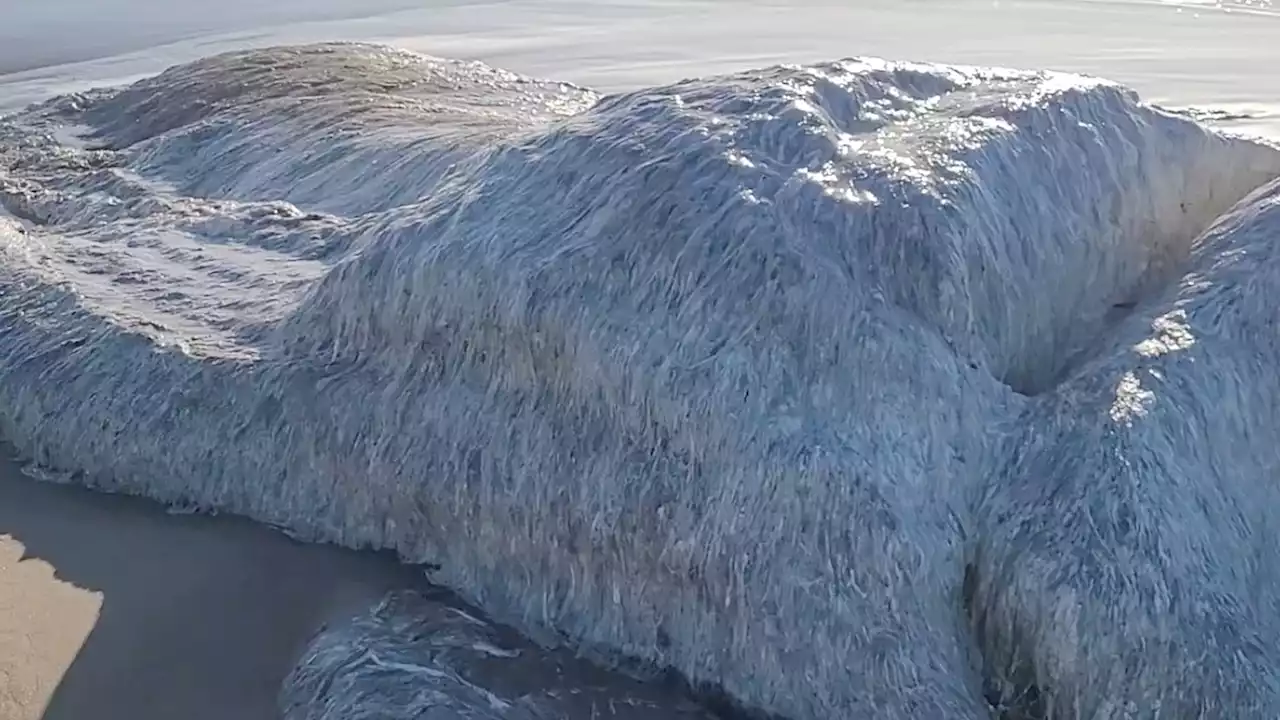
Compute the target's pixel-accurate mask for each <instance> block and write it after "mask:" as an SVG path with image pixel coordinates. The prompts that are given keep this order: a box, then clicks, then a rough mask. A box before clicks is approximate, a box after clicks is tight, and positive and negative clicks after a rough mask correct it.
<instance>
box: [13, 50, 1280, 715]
mask: <svg viewBox="0 0 1280 720" xmlns="http://www.w3.org/2000/svg"><path fill="white" fill-rule="evenodd" d="M70 125H81V126H85V127H84V132H83V133H82V134H83V136H84V137H86V138H88V140H87V141H86V142H87V143H88V144H84V143H80V144H77V143H76V142H72V139H71V138H70V137H68V134H67V133H66V131H65V130H60V129H59V128H65V127H66V126H70ZM0 160H3V163H0V168H3V169H2V170H0V202H3V205H4V207H5V208H6V209H7V212H8V213H9V214H10V215H11V216H12V218H11V219H10V220H8V221H6V220H2V219H0V223H3V225H0V433H3V435H4V436H5V437H6V438H8V439H9V440H11V441H12V442H13V443H14V444H16V445H17V446H18V447H20V448H21V449H23V450H24V451H25V452H27V453H28V454H29V455H30V456H31V457H32V459H33V460H35V461H36V462H38V463H40V464H41V465H43V466H46V467H49V468H53V469H58V470H62V471H65V472H68V473H75V477H76V479H77V480H78V481H79V482H83V483H85V484H88V485H91V486H93V487H98V488H102V489H106V490H111V491H119V492H130V493H137V494H142V495H147V496H150V497H154V498H157V499H159V500H162V501H166V502H170V503H184V504H189V505H193V506H195V507H197V508H205V509H217V510H220V511H225V512H233V513H238V514H242V515H246V516H249V517H253V518H256V519H258V520H260V521H263V522H267V523H271V524H273V525H276V526H279V527H282V528H285V529H287V530H288V531H289V532H291V533H293V534H295V535H297V536H300V537H303V538H306V539H312V540H323V541H329V542H335V543H340V544H343V545H347V546H352V547H376V548H390V549H393V550H395V551H396V552H398V553H399V554H400V555H401V557H403V558H404V559H406V560H407V561H411V562H416V563H424V564H426V563H429V564H432V565H435V566H438V567H439V570H438V572H437V573H436V575H435V577H436V578H437V579H438V580H439V581H441V582H442V583H443V584H445V585H447V586H449V587H450V588H453V589H454V590H456V591H457V592H459V593H460V594H461V595H462V596H464V597H465V598H466V599H467V600H469V601H471V602H473V603H475V604H476V605H478V606H479V607H481V608H483V609H484V610H485V611H486V612H487V613H489V614H491V615H492V616H493V617H494V618H496V619H497V620H500V621H502V622H505V623H509V624H510V625H512V626H513V627H515V628H517V629H519V630H520V631H522V632H524V633H526V634H528V635H530V636H536V637H555V638H563V639H565V640H566V641H567V642H569V643H570V644H572V645H573V647H575V648H576V649H577V650H578V651H580V652H582V653H585V654H587V655H589V656H591V657H594V658H597V659H599V660H602V661H605V662H611V661H616V660H618V659H620V658H632V659H638V660H640V661H642V662H644V663H648V664H650V665H652V666H653V667H657V668H671V669H673V670H675V671H677V672H678V673H679V674H681V675H682V676H683V677H685V678H687V679H688V680H689V681H691V682H693V683H694V684H696V685H700V686H706V687H714V688H717V689H718V690H720V691H723V692H724V693H725V694H727V695H728V696H729V697H730V698H732V699H733V700H734V701H735V702H736V703H738V704H740V705H741V706H743V707H747V708H751V709H754V710H758V711H762V712H767V713H774V714H777V715H781V716H785V717H788V718H792V719H794V720H837V719H839V720H844V719H848V718H856V719H863V718H865V719H868V720H869V719H871V718H875V719H876V720H907V719H909V718H910V719H915V718H947V719H954V720H969V719H977V718H984V719H985V718H992V717H995V716H997V715H1001V714H1002V715H1003V716H1004V717H1049V718H1086V717H1087V718H1092V719H1098V720H1101V719H1104V718H1105V719H1116V720H1118V719H1119V718H1130V717H1151V718H1161V719H1165V718H1167V719H1182V718H1195V717H1223V716H1230V717H1234V718H1242V719H1246V718H1248V719H1251V718H1258V719H1259V720H1260V719H1262V718H1268V719H1270V718H1274V717H1276V716H1277V715H1280V686H1278V684H1277V683H1278V679H1277V672H1280V670H1278V668H1280V650H1277V648H1280V643H1277V642H1276V641H1277V640H1280V638H1278V637H1277V636H1276V633H1277V628H1280V623H1277V622H1276V620H1275V619H1276V617H1277V615H1276V613H1275V610H1276V608H1275V607H1274V598H1280V587H1278V581H1280V557H1277V555H1276V553H1275V552H1274V548H1275V547H1276V546H1277V542H1278V541H1280V537H1277V532H1280V525H1278V524H1277V523H1278V521H1280V515H1278V514H1277V513H1280V509H1278V508H1280V503H1277V502H1275V500H1276V499H1277V498H1276V497H1275V495H1276V493H1277V491H1276V490H1275V489H1274V483H1272V482H1271V481H1270V476H1269V471H1270V469H1271V468H1274V467H1276V462H1277V460H1280V458H1278V457H1277V453H1278V452H1280V426H1278V425H1277V422H1276V417H1275V411H1274V410H1273V408H1276V407H1280V402H1277V401H1278V400H1280V396H1278V395H1277V393H1276V390H1277V387H1276V383H1277V380H1276V378H1275V374H1274V372H1272V370H1271V368H1274V367H1275V365H1276V363H1277V361H1278V360H1280V357H1277V349H1276V348H1277V345H1276V344H1275V343H1274V342H1273V341H1272V336H1273V333H1272V332H1271V330H1272V328H1271V324H1270V317H1271V311H1270V310H1268V307H1270V306H1269V304H1268V299H1269V298H1271V297H1274V296H1273V295H1271V294H1270V285H1271V283H1272V278H1273V277H1280V275H1277V274H1276V273H1277V272H1280V270H1277V271H1273V269H1272V268H1273V266H1274V264H1275V261H1274V260H1273V259H1272V256H1273V255H1274V250H1273V249H1272V248H1273V247H1274V244H1275V243H1274V240H1275V239H1276V236H1277V233H1280V224H1278V221H1277V220H1276V218H1275V215H1276V211H1275V210H1274V208H1275V202H1276V200H1275V197H1276V192H1277V191H1276V188H1275V186H1269V187H1268V188H1267V189H1266V190H1264V191H1258V194H1254V195H1252V196H1250V193H1251V192H1254V191H1256V190H1257V189H1258V188H1260V187H1262V186H1264V185H1265V184H1266V183H1268V182H1269V181H1271V180H1272V179H1274V178H1275V177H1277V176H1280V152H1278V151H1277V150H1276V149H1275V148H1273V147H1270V146H1268V145H1265V144H1262V143H1260V142H1253V141H1249V140H1244V139H1239V138H1232V137H1227V136H1223V135H1221V134H1218V133H1216V132H1214V131H1212V130H1209V129H1207V128H1205V127H1203V126H1201V125H1199V124H1197V123H1195V122H1192V121H1191V120H1188V119H1185V118H1180V117H1177V116H1174V115H1171V114H1169V113H1166V112H1164V111H1162V110H1160V109H1158V108H1154V107H1151V106H1148V105H1145V104H1143V103H1142V102H1140V101H1139V100H1138V99H1137V97H1136V96H1135V95H1134V94H1133V93H1131V92H1130V91H1128V90H1125V89H1123V88H1120V87H1117V86H1115V85H1112V84H1109V83H1106V82H1102V81H1097V80H1090V79H1085V78H1079V77H1072V76H1063V75H1056V74H1050V73H1032V72H1016V71H1006V70H987V69H977V68H958V67H941V66H934V65H923V64H911V63H890V62H884V61H879V60H874V59H851V60H843V61H839V62H832V63H827V64H821V65H813V66H807V67H776V68H770V69H765V70H759V71H751V72H743V73H738V74H734V75H728V76H721V77H714V78H705V79H697V80H689V81H685V82H681V83H678V84H674V85H669V86H664V87H658V88H650V89H644V90H640V91H636V92H631V93H626V94H620V95H613V96H607V97H599V96H597V95H595V94H593V93H591V92H590V91H588V90H584V89H582V88H577V87H574V86H570V85H566V84H561V83H549V82H541V81H534V80H529V79H526V78H522V77H519V76H516V75H513V74H510V73H506V72H502V71H499V70H494V69H492V68H488V67H485V66H483V65H479V64H475V63H462V62H452V61H444V60H437V59H432V58H427V57H423V56H419V55H414V54H411V53H405V52H400V51H396V50H391V49H387V48H382V47H374V46H366V45H322V46H307V47H297V48H273V49H267V50H256V51H250V52H244V53H237V54H231V55H223V56H218V57H214V58H210V59H207V60H203V61H200V62H197V63H193V64H190V65H185V66H180V67H177V68H174V69H171V70H169V71H167V72H165V73H163V74H161V75H159V76H157V77H155V78H152V79H149V80H144V81H142V82H140V83H137V84H135V85H132V86H130V87H128V88H124V89H117V90H104V91H95V92H93V93H87V94H81V95H74V96H66V97H62V98H59V99H56V100H54V101H50V102H49V103H46V104H43V105H41V106H37V107H34V108H32V109H30V110H28V111H26V112H24V113H23V114H20V115H18V116H13V117H10V118H7V119H5V120H4V121H3V124H2V125H0ZM1246 196H1249V197H1248V198H1246ZM1242 200H1243V202H1242V204H1240V205H1236V204H1237V203H1238V202H1241V201H1242ZM1233 206H1235V207H1236V209H1235V210H1232V207H1233ZM1224 213H1227V214H1226V215H1225V217H1222V219H1221V220H1219V218H1220V216H1223V215H1224ZM1215 222H1216V224H1215ZM1210 226H1212V227H1210ZM1206 228H1209V229H1208V231H1207V232H1206ZM388 602H389V604H388V605H387V606H384V607H383V608H379V609H376V610H375V611H374V612H373V613H372V614H371V615H370V616H369V617H367V618H365V619H363V620H357V621H355V622H354V623H353V624H352V625H350V626H348V627H347V628H346V629H345V630H341V629H339V630H330V631H327V632H329V633H330V634H328V635H321V636H319V637H318V638H317V641H316V644H315V645H313V648H312V650H311V651H310V652H309V653H308V654H307V655H306V656H305V657H304V658H303V659H302V661H301V664H300V665H299V667H298V669H297V670H296V672H295V673H294V675H293V676H292V677H291V679H290V680H289V681H288V683H287V684H286V688H285V691H284V693H283V695H282V697H284V698H285V705H286V707H287V708H288V711H289V713H291V715H290V717H291V718H308V719H311V718H316V719H319V718H326V719H327V718H330V717H335V718H336V717H344V718H345V717H361V716H362V714H363V715H365V716H379V714H378V711H377V710H376V709H374V708H373V706H371V705H368V704H367V703H373V702H375V698H376V697H378V696H380V693H382V692H383V690H382V689H385V688H386V687H387V685H386V684H388V683H390V684H394V683H401V684H405V685H403V687H402V689H401V690H397V691H394V692H397V693H410V694H411V693H412V692H413V691H412V688H411V685H410V684H412V683H418V684H419V685H418V686H417V687H418V691H419V692H421V693H430V692H437V693H443V694H445V695H448V696H449V697H450V698H453V699H452V700H449V702H455V701H457V702H468V701H466V700H465V698H466V697H468V695H467V693H473V694H472V695H471V696H470V697H471V698H472V701H471V704H472V705H474V703H477V702H480V700H481V699H484V698H485V697H486V696H485V695H484V693H486V692H494V691H492V690H487V689H484V688H480V689H478V690H477V689H475V688H474V687H473V688H472V689H468V688H467V687H464V686H465V683H462V684H459V681H458V678H464V677H466V676H465V675H464V674H461V673H456V672H455V673H443V674H441V673H439V672H437V673H430V672H424V673H413V672H408V671H404V670H403V667H406V666H407V664H406V665H402V666H400V667H401V669H399V670H395V671H394V672H393V673H392V675H393V677H392V676H388V675H385V674H379V673H378V672H373V671H370V672H365V671H363V670H360V669H358V668H356V669H352V667H354V666H349V667H347V669H345V670H344V669H342V668H339V667H338V666H337V665H334V664H333V663H334V662H336V661H335V660H334V658H335V657H337V655H335V654H334V653H338V654H341V653H344V652H350V648H352V647H355V646H354V645H352V644H351V641H349V640H344V639H343V638H350V637H351V636H352V635H353V634H354V635H355V636H363V635H368V636H369V637H374V636H376V637H377V638H378V639H377V642H378V643H382V645H381V647H383V650H381V651H380V653H379V657H389V656H394V655H396V654H397V653H407V654H410V655H421V656H424V657H425V656H426V655H429V654H430V653H433V652H436V650H434V649H432V648H434V647H436V645H433V644H432V643H433V642H434V641H431V640H430V639H424V638H429V636H432V633H434V632H436V631H435V630H432V629H431V628H432V627H433V626H432V625H431V624H430V622H428V621H426V620H423V621H422V622H423V623H425V624H423V625H418V626H415V625H414V621H413V620H412V619H411V618H410V619H406V617H405V616H404V615H403V614H398V613H390V614H389V611H387V609H386V608H387V607H393V606H394V607H401V606H402V605H403V603H401V602H400V601H397V600H395V599H394V598H393V599H391V600H389V601H388ZM439 632H440V633H444V634H445V635H447V633H448V632H452V631H450V630H447V629H442V630H440V631H439ZM334 633H336V634H334ZM344 633H345V635H344ZM441 637H444V635H442V636H441ZM397 641H402V642H403V645H402V646H400V647H399V649H395V648H393V647H391V646H394V645H395V643H396V642H397ZM370 642H373V641H372V640H371V641H370ZM344 643H345V644H344ZM335 647H346V648H348V650H334V649H333V648H335ZM326 648H328V649H326ZM351 657H356V656H355V655H352V656H351ZM370 662H372V661H370ZM424 662H425V661H424ZM338 664H339V665H341V664H342V663H341V662H339V663H338ZM422 666H423V667H425V665H422ZM368 667H372V666H368ZM335 668H336V669H335ZM350 673H354V675H353V674H350ZM321 677H327V678H329V679H330V680H332V681H331V682H323V681H317V680H316V679H317V678H321ZM344 678H345V679H344ZM361 678H363V679H361ZM467 682H471V681H467ZM366 683H368V685H366ZM450 683H452V685H450ZM471 684H472V685H473V686H474V685H475V683H474V682H472V683H471ZM374 687H377V688H382V689H379V690H377V691H374V690H373V689H372V688H374ZM448 688H453V689H454V690H457V693H454V692H453V690H450V689H448ZM482 691H483V692H482ZM387 692H393V691H391V690H387ZM451 693H452V694H451ZM399 697H405V698H407V697H408V695H403V694H402V695H399ZM413 697H414V698H418V697H419V695H413ZM423 697H425V696H423ZM497 697H504V696H502V695H500V694H499V695H497ZM405 702H406V703H407V702H410V701H409V700H407V699H406V700H405ZM413 702H417V700H414V701H413ZM307 703H311V707H312V708H313V709H305V708H303V709H299V708H301V707H303V706H304V705H306V704H307ZM322 705H323V706H324V707H328V708H342V710H341V712H340V713H338V714H334V713H335V712H338V711H336V710H325V709H323V707H321V706H322ZM993 706H994V707H993ZM472 712H473V715H474V717H494V716H495V715H494V713H496V712H498V710H496V709H494V708H489V709H487V710H485V709H483V708H479V706H476V707H473V708H472ZM485 712H488V713H489V714H488V715H485V714H484V713H485ZM503 712H506V713H507V714H505V715H501V716H502V717H510V718H524V717H528V716H529V715H528V714H527V713H530V712H533V709H531V708H529V707H525V706H524V705H521V704H515V703H511V704H510V707H509V708H507V709H506V710H504V711H503ZM521 713H525V714H521ZM420 716H421V717H427V716H429V715H420Z"/></svg>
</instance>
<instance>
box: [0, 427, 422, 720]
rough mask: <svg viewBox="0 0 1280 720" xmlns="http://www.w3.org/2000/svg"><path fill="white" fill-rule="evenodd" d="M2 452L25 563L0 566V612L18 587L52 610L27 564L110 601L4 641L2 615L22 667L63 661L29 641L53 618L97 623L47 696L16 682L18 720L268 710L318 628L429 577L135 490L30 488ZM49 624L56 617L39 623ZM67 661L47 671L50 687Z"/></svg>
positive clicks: (5, 507) (5, 523)
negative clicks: (131, 493)
mask: <svg viewBox="0 0 1280 720" xmlns="http://www.w3.org/2000/svg"><path fill="white" fill-rule="evenodd" d="M0 454H2V455H3V459H0V543H8V544H9V545H10V548H9V549H14V543H15V542H16V543H17V545H19V546H21V547H20V552H21V559H20V560H18V561H17V562H16V563H14V564H10V565H5V564H3V563H0V574H5V573H7V574H9V575H10V577H9V578H0V612H5V611H6V610H7V609H9V610H10V611H12V610H11V608H13V607H15V604H14V602H13V599H12V598H6V597H5V594H6V592H8V593H13V592H15V590H14V589H13V588H12V587H10V586H12V585H14V584H22V583H25V584H26V585H27V586H28V587H27V590H26V592H28V593H31V592H35V593H37V594H36V595H35V597H34V599H32V598H30V597H29V598H27V600H26V605H27V606H28V607H31V606H35V607H36V608H37V609H38V610H39V609H41V608H40V606H41V605H42V604H46V605H47V598H45V597H44V596H42V595H40V594H39V593H41V592H46V593H48V591H42V590H35V591H32V590H31V589H30V586H31V585H32V584H33V583H30V582H26V581H25V580H24V579H23V578H22V577H19V576H21V575H22V572H21V568H22V566H23V565H24V564H25V562H26V561H28V560H32V559H35V560H40V561H43V562H45V563H47V564H48V565H49V566H52V568H53V574H54V578H53V579H54V580H57V581H60V582H62V583H69V584H71V585H74V586H76V587H78V588H82V589H84V590H87V591H91V592H93V593H99V594H100V595H101V600H100V602H101V605H100V610H99V612H98V616H97V618H96V621H95V620H94V619H93V617H92V613H93V610H92V606H93V605H94V604H95V603H93V602H91V601H90V602H82V603H79V610H77V611H76V612H77V613H78V614H79V615H80V617H79V618H68V617H65V616H66V615H67V614H68V613H67V612H65V611H58V610H51V611H47V612H43V611H42V612H34V613H33V612H27V613H26V614H27V615H28V616H30V617H23V618H13V619H12V620H11V621H10V624H11V625H13V624H15V623H16V624H17V625H18V628H19V629H18V630H17V631H16V632H15V631H14V630H12V629H10V631H9V632H10V634H9V636H8V637H7V638H6V636H5V632H4V626H3V624H2V623H0V656H8V658H9V664H10V665H12V666H13V667H16V668H18V672H19V675H21V672H22V668H24V667H31V668H37V667H38V666H41V665H42V664H43V665H44V666H46V667H48V666H50V665H57V664H58V663H63V664H64V665H65V662H66V659H65V658H64V659H59V658H51V657H49V656H50V655H51V654H55V651H54V650H53V649H52V648H51V647H50V644H49V643H41V642H31V641H30V639H31V638H41V637H55V636H57V635H58V633H59V632H60V629H59V628H58V627H56V625H57V624H59V623H66V624H74V623H75V622H80V623H81V624H82V625H83V626H84V627H89V626H90V625H91V626H92V630H91V631H90V632H89V634H88V636H87V638H85V639H84V643H83V645H82V646H81V648H80V650H79V652H78V653H76V654H75V656H74V660H72V661H71V664H70V666H69V667H67V668H66V671H65V673H62V677H61V680H60V681H58V682H57V685H56V689H53V691H52V693H51V694H50V693H49V692H48V689H47V687H46V688H43V689H42V688H40V687H34V688H33V687H25V688H24V687H21V685H22V684H23V681H22V679H21V677H19V679H18V680H17V681H16V684H17V685H19V687H16V688H14V687H10V688H8V690H7V692H8V695H9V696H10V704H15V703H16V704H17V705H18V706H19V707H18V708H17V709H16V712H17V713H18V716H19V720H25V719H26V718H31V719H32V720H35V719H37V718H41V717H43V720H84V719H85V718H94V719H95V720H153V719H154V720H174V719H175V718H182V719H183V720H227V719H228V718H236V720H267V719H268V718H275V717H278V714H277V711H276V695H277V693H278V691H279V688H280V682H281V680H282V679H283V678H284V677H285V675H286V674H287V673H288V672H289V669H290V667H291V666H292V664H293V662H294V660H295V658H296V657H297V655H298V653H299V652H300V651H301V649H302V648H303V646H304V645H305V643H306V642H307V641H308V640H309V639H310V637H311V636H312V634H313V633H314V632H315V631H316V630H317V629H318V628H320V626H321V625H322V624H324V623H325V622H326V621H327V620H329V619H331V618H333V617H335V615H337V614H347V613H350V612H354V611H356V610H359V609H361V608H363V607H365V606H368V605H370V604H371V603H374V602H377V600H378V599H379V598H380V597H381V596H382V595H383V594H384V593H385V592H386V591H388V590H390V589H393V588H412V587H417V586H422V587H425V586H426V583H425V581H424V580H423V579H422V575H421V574H420V573H418V572H416V571H415V570H414V569H412V568H409V567H405V566H402V565H399V564H397V563H395V562H394V561H392V560H390V559H389V558H386V557H381V556H372V555H370V554H361V553H355V552H349V551H345V550H341V549H338V548H334V547H325V546H316V545H304V544H300V543H297V542H294V541H292V540H290V539H288V538H286V537H284V536H283V535H280V534H278V533H274V532H272V531H270V530H267V529H265V528H262V527H258V526H255V525H253V524H252V523H249V522H247V521H243V520H239V519H232V518H220V517H218V518H214V517H194V516H176V515H169V514H166V513H165V512H163V511H162V510H160V508H159V506H157V505H156V504H154V503H151V502H148V501H145V500H141V499H138V498H128V497H119V496H108V495H101V494H96V493H92V492H89V491H86V490H83V489H79V488H73V487H63V486H56V485H50V484H45V483H40V482H35V481H33V480H31V479H29V478H27V477H25V476H23V475H21V474H20V473H19V472H18V469H17V467H16V465H15V464H14V463H13V462H11V461H10V460H8V458H9V456H10V453H8V452H4V451H2V450H0ZM6 535H7V536H10V537H9V539H5V538H4V537H3V536H6ZM46 575H47V573H46ZM45 584H46V585H48V587H50V588H56V587H57V583H53V582H47V583H45ZM6 588H9V589H8V590H6ZM16 592H22V590H21V589H19V590H17V591H16ZM54 594H56V593H54ZM82 594H83V593H82ZM17 606H18V607H20V606H21V603H19V604H18V605H17ZM86 616H87V617H86ZM41 623H44V624H46V625H53V626H54V627H46V628H43V629H41V628H39V627H33V625H38V624H41ZM81 632H82V631H81ZM63 634H66V633H65V632H64V633H63ZM76 640H77V638H73V639H72V640H71V642H72V643H73V644H74V642H75V641H76ZM72 647H74V645H72ZM69 653H70V651H67V652H66V653H64V654H69ZM23 656H25V657H23ZM0 669H3V668H0ZM59 669H60V668H58V667H54V668H52V669H51V670H49V671H47V672H45V679H46V681H47V680H48V678H49V677H50V676H52V677H53V678H54V679H55V680H56V675H57V672H58V670H59ZM10 675H12V673H11V674H10ZM28 677H30V674H28ZM14 682H15V681H14V679H13V678H12V677H10V678H9V683H11V684H13V683H14ZM27 684H28V685H31V684H36V685H39V684H40V683H31V682H28V683H27ZM48 684H51V683H48ZM4 690H5V689H4V688H0V691H4ZM14 697H17V698H18V700H17V701H14V700H13V699H12V698H14ZM23 698H25V701H24V700H23ZM46 699H47V701H48V705H47V708H46V709H45V710H44V714H43V716H42V715H41V714H40V707H39V706H40V705H42V704H43V703H44V701H45V700H46ZM24 704H25V705H26V707H25V708H24V707H21V706H22V705H24ZM14 711H15V710H14V709H9V710H6V711H5V712H0V715H6V714H8V713H10V712H14Z"/></svg>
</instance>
